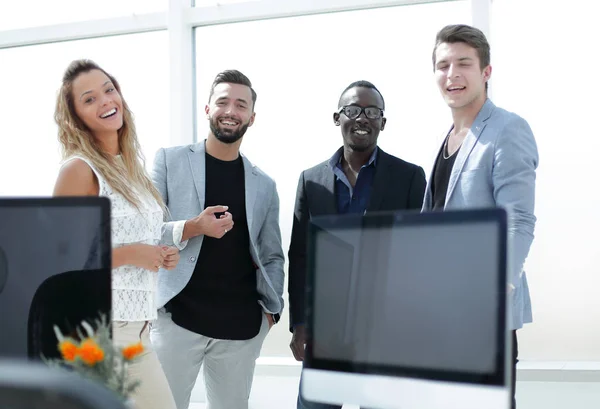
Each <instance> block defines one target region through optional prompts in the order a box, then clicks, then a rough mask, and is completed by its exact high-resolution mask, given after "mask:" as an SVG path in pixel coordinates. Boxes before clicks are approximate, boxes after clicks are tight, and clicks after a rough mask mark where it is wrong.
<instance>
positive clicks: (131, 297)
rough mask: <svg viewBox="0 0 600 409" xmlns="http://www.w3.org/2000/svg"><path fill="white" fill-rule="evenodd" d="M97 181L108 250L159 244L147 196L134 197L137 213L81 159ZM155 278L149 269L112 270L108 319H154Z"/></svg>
mask: <svg viewBox="0 0 600 409" xmlns="http://www.w3.org/2000/svg"><path fill="white" fill-rule="evenodd" d="M73 159H81V160H82V161H84V162H85V163H87V164H88V166H89V167H90V168H91V169H92V171H93V172H94V173H95V174H96V177H97V178H98V184H99V186H100V191H99V196H106V197H108V198H109V199H110V202H111V239H112V247H113V248H117V247H121V246H125V245H128V244H134V243H144V244H151V245H157V244H158V243H159V242H160V239H161V234H162V226H163V212H162V209H161V207H160V205H159V204H158V203H157V202H156V200H155V199H154V197H153V196H152V195H151V194H150V193H146V194H141V193H140V192H139V189H136V188H134V187H132V188H131V189H132V191H133V192H136V193H137V194H138V198H139V200H140V202H141V203H142V205H141V206H140V209H139V210H138V209H137V208H136V207H135V206H134V205H132V204H131V203H129V202H128V201H127V199H125V197H123V195H121V194H119V193H117V192H115V191H113V190H112V188H111V187H110V185H109V184H108V183H107V182H106V181H105V180H104V178H103V177H102V175H101V174H100V172H98V170H97V169H96V168H95V167H94V166H93V165H92V162H91V161H90V160H88V159H87V158H84V157H81V156H72V157H70V158H68V159H67V160H65V161H64V162H63V165H64V164H65V163H67V162H69V161H71V160H73ZM157 283H158V276H157V273H154V272H152V271H150V270H146V269H144V268H141V267H136V266H133V265H125V266H121V267H118V268H114V269H113V270H112V319H113V320H114V321H149V320H154V319H156V317H157V313H156V310H157V305H156V291H157Z"/></svg>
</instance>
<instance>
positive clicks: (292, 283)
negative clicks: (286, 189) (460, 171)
mask: <svg viewBox="0 0 600 409" xmlns="http://www.w3.org/2000/svg"><path fill="white" fill-rule="evenodd" d="M376 166H377V167H376V170H375V178H374V180H373V187H372V190H371V200H370V202H369V205H368V206H367V211H386V210H388V211H393V210H407V209H418V210H420V209H421V206H422V205H423V196H424V194H425V185H426V181H425V172H424V171H423V168H421V167H420V166H417V165H413V164H412V163H408V162H406V161H403V160H402V159H399V158H396V157H395V156H392V155H389V154H387V153H385V152H384V151H383V150H382V149H381V148H378V153H377V165H376ZM334 187H335V175H334V173H333V169H332V168H331V166H330V165H329V160H327V161H325V162H323V163H320V164H319V165H317V166H315V167H313V168H310V169H307V170H305V171H303V172H302V174H301V175H300V180H299V182H298V191H297V192H296V204H295V206H294V222H293V225H292V238H291V243H290V250H289V253H288V257H289V281H288V294H289V301H290V330H292V326H293V325H294V324H295V323H304V286H305V278H306V247H307V234H308V231H307V230H308V222H309V220H310V218H311V217H312V216H321V215H329V214H337V201H336V196H335V190H334Z"/></svg>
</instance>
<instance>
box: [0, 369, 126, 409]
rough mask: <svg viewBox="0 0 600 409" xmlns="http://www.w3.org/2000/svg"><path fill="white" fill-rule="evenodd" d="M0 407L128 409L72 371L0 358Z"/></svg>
mask: <svg viewBox="0 0 600 409" xmlns="http://www.w3.org/2000/svg"><path fill="white" fill-rule="evenodd" d="M0 408H2V409H4V408H8V409H58V408H60V409H128V408H127V406H126V405H125V404H124V403H123V402H122V401H121V400H120V399H119V398H118V397H117V396H116V395H115V394H114V393H113V392H111V391H110V390H108V389H106V388H105V387H104V386H102V385H101V384H98V383H95V382H93V381H90V380H87V379H85V378H82V377H81V376H78V375H77V374H75V373H70V372H67V371H62V370H59V369H56V368H50V367H48V366H46V365H44V364H41V363H37V362H32V361H26V360H1V359H0Z"/></svg>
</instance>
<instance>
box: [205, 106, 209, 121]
mask: <svg viewBox="0 0 600 409" xmlns="http://www.w3.org/2000/svg"><path fill="white" fill-rule="evenodd" d="M204 112H205V113H206V119H210V115H209V114H208V113H209V112H210V107H209V106H208V105H205V106H204Z"/></svg>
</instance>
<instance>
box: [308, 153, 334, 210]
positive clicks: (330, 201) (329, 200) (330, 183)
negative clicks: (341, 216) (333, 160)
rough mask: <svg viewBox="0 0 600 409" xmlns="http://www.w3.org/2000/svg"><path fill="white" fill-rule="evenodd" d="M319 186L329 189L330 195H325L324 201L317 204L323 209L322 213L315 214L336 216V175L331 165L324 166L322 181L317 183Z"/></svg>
mask: <svg viewBox="0 0 600 409" xmlns="http://www.w3.org/2000/svg"><path fill="white" fill-rule="evenodd" d="M317 184H318V185H321V186H323V187H324V188H325V189H327V191H328V192H329V194H328V195H324V196H323V200H322V201H319V202H318V203H317V205H318V206H319V207H321V209H320V211H315V212H314V213H313V214H315V215H320V214H336V213H337V203H336V200H335V175H334V174H333V169H332V168H331V166H330V165H329V163H326V164H325V166H323V168H322V172H321V176H320V180H319V181H317Z"/></svg>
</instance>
